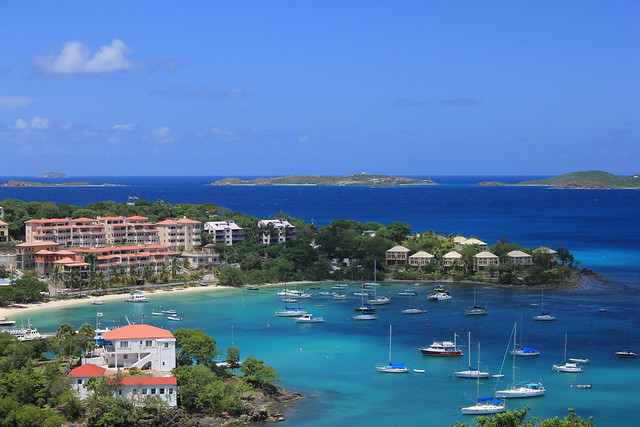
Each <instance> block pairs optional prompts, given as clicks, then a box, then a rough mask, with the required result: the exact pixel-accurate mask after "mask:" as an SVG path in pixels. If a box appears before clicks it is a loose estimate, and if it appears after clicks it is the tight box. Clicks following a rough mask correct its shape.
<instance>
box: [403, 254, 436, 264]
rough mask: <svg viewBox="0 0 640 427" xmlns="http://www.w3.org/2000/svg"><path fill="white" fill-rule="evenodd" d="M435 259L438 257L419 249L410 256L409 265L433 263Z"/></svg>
mask: <svg viewBox="0 0 640 427" xmlns="http://www.w3.org/2000/svg"><path fill="white" fill-rule="evenodd" d="M435 259H436V257H435V256H434V255H432V254H430V253H429V252H425V251H418V252H416V253H415V254H413V255H411V256H410V257H409V265H411V266H413V267H422V266H423V265H427V264H431V263H433V262H434V261H435Z"/></svg>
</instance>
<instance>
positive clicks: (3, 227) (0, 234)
mask: <svg viewBox="0 0 640 427" xmlns="http://www.w3.org/2000/svg"><path fill="white" fill-rule="evenodd" d="M8 241H9V224H7V223H6V222H4V221H1V220H0V242H8Z"/></svg>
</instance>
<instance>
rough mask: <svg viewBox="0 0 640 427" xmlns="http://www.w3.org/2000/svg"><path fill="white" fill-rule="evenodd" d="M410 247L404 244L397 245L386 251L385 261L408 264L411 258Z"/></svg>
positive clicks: (389, 263)
mask: <svg viewBox="0 0 640 427" xmlns="http://www.w3.org/2000/svg"><path fill="white" fill-rule="evenodd" d="M409 252H411V250H410V249H407V248H405V247H404V246H402V245H396V246H394V247H392V248H391V249H389V250H387V251H386V252H385V262H386V263H387V265H399V264H406V263H407V261H408V260H409Z"/></svg>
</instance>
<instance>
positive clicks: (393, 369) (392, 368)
mask: <svg viewBox="0 0 640 427" xmlns="http://www.w3.org/2000/svg"><path fill="white" fill-rule="evenodd" d="M376 371H378V372H385V373H388V374H404V373H406V372H409V367H408V366H407V365H406V364H404V363H393V362H392V361H391V325H389V364H388V365H385V366H376Z"/></svg>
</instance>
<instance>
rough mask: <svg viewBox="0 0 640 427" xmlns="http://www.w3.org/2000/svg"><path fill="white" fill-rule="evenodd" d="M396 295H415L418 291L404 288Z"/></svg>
mask: <svg viewBox="0 0 640 427" xmlns="http://www.w3.org/2000/svg"><path fill="white" fill-rule="evenodd" d="M398 295H400V296H403V297H415V296H417V295H418V293H417V292H416V291H413V290H411V289H405V290H404V291H400V292H398Z"/></svg>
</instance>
